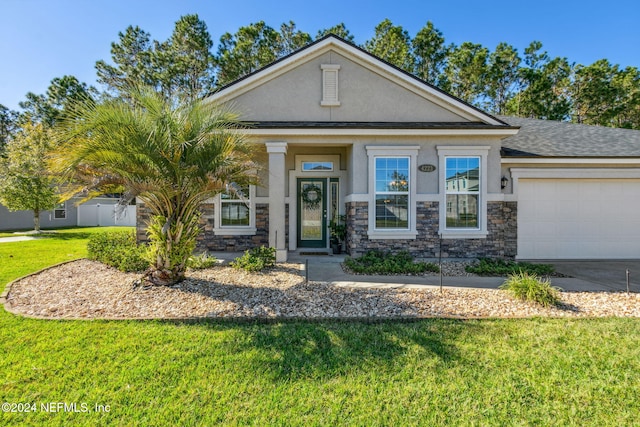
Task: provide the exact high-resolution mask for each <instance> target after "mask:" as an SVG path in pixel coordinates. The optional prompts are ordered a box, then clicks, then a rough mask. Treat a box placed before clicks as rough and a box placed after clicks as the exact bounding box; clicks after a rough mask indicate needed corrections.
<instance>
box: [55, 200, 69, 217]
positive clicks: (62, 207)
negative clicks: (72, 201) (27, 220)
mask: <svg viewBox="0 0 640 427" xmlns="http://www.w3.org/2000/svg"><path fill="white" fill-rule="evenodd" d="M53 218H54V219H65V218H67V205H66V202H63V203H58V204H57V205H56V206H55V208H54V209H53Z"/></svg>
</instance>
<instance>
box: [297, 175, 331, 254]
mask: <svg viewBox="0 0 640 427" xmlns="http://www.w3.org/2000/svg"><path fill="white" fill-rule="evenodd" d="M298 246H299V247H301V248H326V247H327V180H326V179H325V178H298Z"/></svg>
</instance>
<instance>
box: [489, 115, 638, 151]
mask: <svg viewBox="0 0 640 427" xmlns="http://www.w3.org/2000/svg"><path fill="white" fill-rule="evenodd" d="M499 117H500V119H501V120H502V121H504V122H507V123H509V124H511V125H513V126H520V131H519V132H518V134H517V135H512V136H509V137H507V138H505V139H503V140H502V156H503V157H640V131H638V130H632V129H616V128H609V127H604V126H590V125H583V124H575V123H566V122H557V121H552V120H539V119H526V118H521V117H507V116H499Z"/></svg>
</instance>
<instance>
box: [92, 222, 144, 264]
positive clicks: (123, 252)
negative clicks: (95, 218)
mask: <svg viewBox="0 0 640 427" xmlns="http://www.w3.org/2000/svg"><path fill="white" fill-rule="evenodd" d="M87 252H88V257H89V259H92V260H95V261H99V262H102V263H104V264H107V265H109V266H111V267H115V268H117V269H118V270H120V271H125V272H140V271H144V270H146V269H147V267H149V260H148V259H147V248H146V247H145V246H144V245H138V244H137V243H136V235H135V231H110V232H101V233H96V234H93V235H91V237H90V238H89V242H88V243H87Z"/></svg>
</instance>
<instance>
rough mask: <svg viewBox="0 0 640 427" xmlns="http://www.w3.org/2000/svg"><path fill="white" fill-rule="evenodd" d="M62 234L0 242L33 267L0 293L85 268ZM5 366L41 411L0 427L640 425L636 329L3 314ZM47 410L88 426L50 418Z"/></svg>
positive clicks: (553, 323)
mask: <svg viewBox="0 0 640 427" xmlns="http://www.w3.org/2000/svg"><path fill="white" fill-rule="evenodd" d="M90 232H92V231H91V230H90V231H86V233H90ZM71 233H72V234H73V236H70V238H69V239H68V240H66V241H65V242H64V243H67V245H61V246H56V247H55V248H54V247H48V245H50V244H52V243H53V239H52V240H49V239H47V240H38V241H31V242H16V243H4V244H0V251H2V252H0V253H2V256H3V257H4V256H6V254H8V253H12V254H19V255H18V258H20V257H22V256H23V255H24V256H28V255H29V254H31V257H32V258H33V262H35V263H37V265H36V264H33V265H32V266H30V265H31V264H30V263H29V259H26V260H23V261H21V262H22V263H23V264H24V265H23V266H22V267H20V268H16V266H15V265H14V264H12V265H9V266H8V264H6V263H5V262H4V261H5V260H6V258H2V259H1V260H0V277H2V279H0V280H1V281H0V286H2V287H4V286H5V284H6V283H7V282H8V281H9V280H11V279H13V278H15V277H17V276H19V275H22V274H25V272H28V270H29V268H31V271H33V270H36V269H38V268H41V266H42V265H43V264H46V263H47V262H48V263H49V264H53V263H55V262H59V261H62V260H64V259H69V257H74V256H83V255H84V253H83V249H82V247H83V242H82V241H85V242H86V237H88V236H82V233H85V231H78V233H73V232H71ZM58 243H61V242H58ZM26 244H29V245H35V246H33V247H29V248H30V249H28V250H27V249H26V248H25V246H24V245H26ZM39 245H43V246H44V247H42V246H39ZM11 246H14V247H13V249H12V248H11ZM56 248H57V249H56ZM20 254H22V255H20ZM36 254H40V256H39V257H38V256H36ZM54 255H55V256H54ZM15 256H16V255H14V257H15ZM96 286H99V284H96ZM0 354H2V356H1V357H0V371H1V372H3V375H2V380H1V381H0V395H1V396H2V400H3V402H9V403H36V405H37V406H36V408H37V411H36V412H30V413H6V412H0V425H47V426H48V425H51V426H69V425H97V426H101V425H104V426H107V425H109V426H111V425H122V426H125V425H150V426H151V425H184V426H191V425H194V426H195V425H216V424H223V425H563V426H564V425H576V426H586V425H593V426H596V425H598V426H599V425H616V426H620V425H634V424H635V423H637V414H638V413H640V401H639V400H638V399H637V396H638V395H639V394H640V321H638V320H637V319H616V318H606V319H583V320H576V319H523V320H504V319H496V320H473V321H462V320H447V319H431V320H420V321H415V322H398V321H393V322H374V323H367V322H337V321H323V322H302V321H295V322H293V321H292V322H273V323H257V322H246V323H245V322H216V321H202V322H192V323H189V322H162V321H45V320H34V319H26V318H21V317H17V316H13V315H10V314H8V313H6V312H5V311H4V310H2V311H0ZM48 402H65V403H77V407H78V408H80V407H81V406H80V405H81V404H82V403H85V404H87V407H88V408H89V409H90V411H91V412H87V413H77V412H64V411H62V412H55V413H54V412H44V411H43V410H42V409H41V406H40V404H41V403H42V404H46V403H48ZM96 404H98V405H103V406H106V405H108V406H109V412H101V413H98V412H94V411H93V410H94V408H95V405H96Z"/></svg>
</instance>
